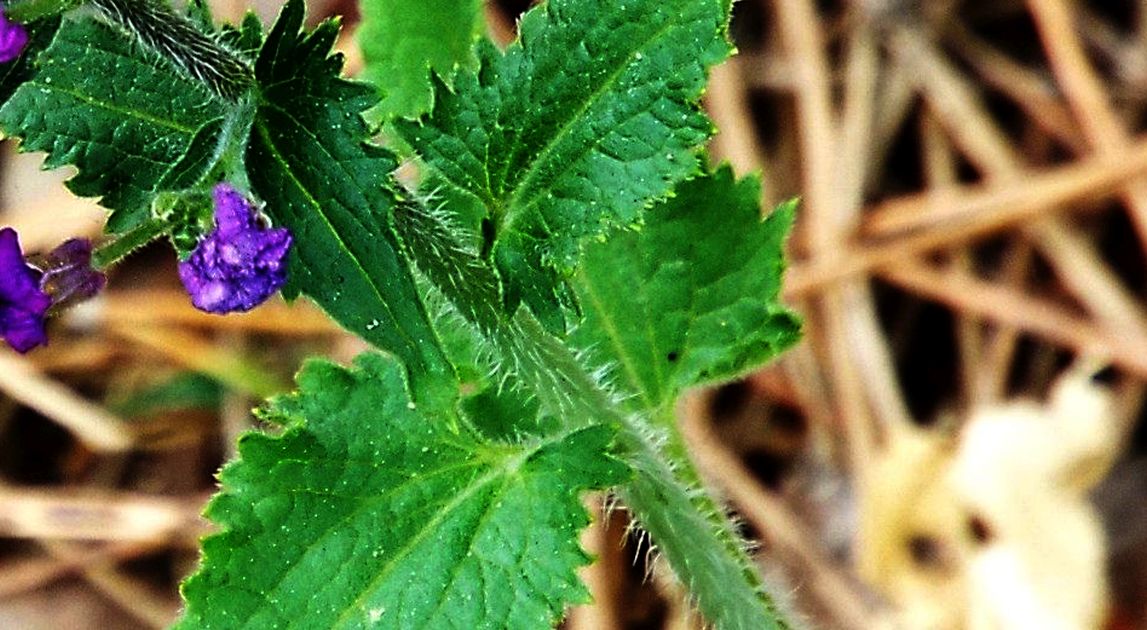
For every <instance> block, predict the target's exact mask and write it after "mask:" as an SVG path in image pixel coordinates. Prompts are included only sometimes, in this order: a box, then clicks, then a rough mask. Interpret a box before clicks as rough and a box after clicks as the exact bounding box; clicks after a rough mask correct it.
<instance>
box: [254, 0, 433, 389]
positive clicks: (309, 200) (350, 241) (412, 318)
mask: <svg viewBox="0 0 1147 630" xmlns="http://www.w3.org/2000/svg"><path fill="white" fill-rule="evenodd" d="M303 10H304V9H303V3H302V2H301V0H298V1H295V0H292V1H291V2H288V3H287V5H286V7H285V8H284V9H283V14H282V15H281V16H280V18H279V21H278V23H277V24H276V25H275V27H274V29H273V30H272V32H271V33H270V35H268V37H267V41H266V43H265V44H264V46H263V49H262V52H261V53H260V55H259V59H258V62H257V63H256V66H255V74H256V79H257V81H258V82H259V85H260V88H261V102H260V103H259V106H258V110H257V113H256V115H255V122H254V125H253V128H252V132H251V139H250V143H249V144H248V147H247V170H248V173H249V177H250V180H251V185H252V186H253V187H254V189H255V191H256V192H257V193H258V195H259V196H260V197H261V198H262V199H264V200H265V201H266V202H267V206H266V211H267V213H268V214H269V215H271V217H272V218H273V219H274V220H275V222H276V223H277V224H279V225H284V226H286V227H288V228H290V230H291V233H292V234H293V235H294V237H295V247H294V251H293V254H292V257H291V262H290V264H291V268H290V276H289V277H290V280H289V282H288V285H287V287H286V288H285V289H284V294H285V295H287V296H288V297H291V296H293V295H297V294H298V293H305V294H307V295H309V296H310V297H311V298H313V299H314V300H315V301H316V302H317V303H318V304H319V305H320V306H322V307H323V309H325V310H326V311H327V313H329V314H330V315H331V316H332V317H334V318H335V319H336V320H338V322H339V323H340V324H342V325H343V326H345V327H346V328H347V329H348V330H350V331H352V332H354V333H356V334H358V335H360V336H361V337H363V338H364V339H366V340H367V341H369V342H371V343H373V344H375V345H376V346H378V347H379V348H382V349H385V350H387V351H389V352H393V353H394V354H395V355H396V356H398V357H399V358H400V359H402V361H403V362H404V363H405V364H406V366H407V368H408V369H409V370H410V373H411V375H412V385H413V386H414V387H415V389H416V390H417V391H418V392H419V394H422V393H425V392H422V388H423V386H424V385H425V386H428V387H429V386H432V385H433V384H435V383H440V382H443V381H445V380H447V379H444V378H441V377H442V376H443V375H445V374H448V373H449V371H450V366H449V364H448V362H447V360H446V358H445V356H444V355H443V354H442V351H441V349H440V348H439V344H438V341H437V339H436V337H435V334H434V331H433V330H432V328H431V326H430V323H429V320H428V318H427V315H426V312H425V310H424V308H423V306H422V302H421V300H420V299H419V297H418V292H417V291H416V288H415V285H414V281H413V278H412V277H411V273H410V269H409V268H408V266H407V264H406V262H405V259H403V258H402V256H401V255H400V253H399V251H398V244H397V239H396V237H395V236H394V233H393V231H392V230H391V227H390V226H391V221H392V218H393V209H394V205H395V203H396V197H395V194H394V193H393V192H392V189H391V187H390V186H391V183H390V172H391V171H392V170H394V167H395V162H394V159H393V158H392V157H391V155H390V154H389V153H388V152H386V151H384V150H382V149H380V148H378V147H375V146H372V145H369V144H367V142H366V139H367V137H368V135H369V131H368V129H367V126H366V123H365V122H363V119H362V115H361V113H362V111H364V110H365V109H367V108H369V107H371V106H372V105H374V103H376V102H377V96H376V94H375V90H373V89H372V88H371V87H370V86H368V85H366V84H362V83H354V82H351V81H347V80H345V79H341V78H339V71H340V70H341V69H342V56H341V55H331V53H330V49H331V45H332V44H333V43H334V40H335V38H336V36H337V35H338V25H337V24H336V23H334V22H324V23H323V24H321V25H319V27H318V28H316V29H315V31H314V32H312V33H310V34H305V33H302V32H301V30H300V29H301V27H302V22H303ZM432 374H437V375H438V377H437V378H431V376H430V375H432ZM433 395H435V396H438V395H439V393H435V394H433ZM440 395H441V396H443V397H450V394H449V393H448V392H442V393H440ZM423 402H424V401H423Z"/></svg>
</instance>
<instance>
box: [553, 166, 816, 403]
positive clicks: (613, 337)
mask: <svg viewBox="0 0 1147 630" xmlns="http://www.w3.org/2000/svg"><path fill="white" fill-rule="evenodd" d="M676 192H677V194H676V196H674V197H672V198H670V199H667V200H665V201H663V202H661V203H659V204H657V205H656V206H654V207H653V208H651V209H650V210H649V212H648V213H647V221H646V225H645V226H644V227H643V228H642V229H641V230H639V231H633V232H621V233H618V234H614V235H613V236H612V237H611V238H610V239H609V240H607V241H605V242H600V243H589V244H587V245H586V247H585V251H584V253H583V256H582V260H581V265H580V266H579V270H578V274H577V276H576V278H575V279H574V283H573V284H574V287H575V291H576V293H577V296H578V300H579V303H580V304H581V305H582V308H583V309H584V313H585V319H584V321H583V322H582V324H581V326H580V327H579V328H578V330H577V331H576V332H575V333H574V334H573V336H572V341H573V343H574V344H575V345H576V346H579V347H582V348H587V349H590V350H591V351H592V354H593V355H594V356H595V357H596V358H597V359H598V360H600V361H602V362H604V363H606V364H609V365H612V366H615V367H616V369H615V376H617V377H618V380H619V382H618V383H617V385H618V386H619V387H621V388H622V389H624V390H625V391H626V392H627V393H630V394H635V395H636V397H637V398H636V399H635V401H634V404H636V405H637V406H638V407H640V408H642V409H647V410H656V409H658V408H661V407H663V406H665V405H667V404H672V402H673V401H674V400H675V399H676V397H677V395H678V394H679V393H680V392H681V391H682V390H683V389H685V388H686V387H689V386H692V385H698V384H702V383H707V382H713V381H719V380H728V379H731V378H734V377H736V376H739V375H741V374H743V373H745V372H746V371H748V370H750V369H752V368H754V367H757V366H759V365H760V364H762V363H764V362H765V361H767V360H768V359H770V358H772V357H773V356H775V355H777V354H778V353H780V352H781V351H783V350H785V349H787V348H788V347H789V346H791V345H792V344H793V343H795V342H796V341H797V339H798V338H799V337H800V322H799V320H798V319H797V317H796V316H795V315H793V314H792V313H791V312H790V311H788V310H787V309H786V308H784V307H783V306H782V305H781V304H780V303H779V301H778V295H779V293H780V289H781V274H782V272H783V271H784V267H785V261H784V241H785V237H786V236H787V234H788V231H789V228H790V227H791V226H792V221H793V214H794V210H795V201H794V202H790V203H787V204H784V205H782V206H780V207H779V208H777V209H776V210H775V211H773V213H772V214H770V215H769V216H768V217H767V218H765V219H764V220H761V217H760V206H759V199H760V189H759V185H758V183H757V182H756V181H755V180H753V179H744V180H741V181H740V182H736V181H735V178H734V176H733V172H732V170H731V169H730V168H728V167H727V166H726V167H723V168H721V169H719V170H718V171H717V172H716V173H714V174H711V175H706V176H703V177H699V178H697V179H694V180H692V181H688V182H685V183H683V184H681V185H680V186H678V188H677V191H676Z"/></svg>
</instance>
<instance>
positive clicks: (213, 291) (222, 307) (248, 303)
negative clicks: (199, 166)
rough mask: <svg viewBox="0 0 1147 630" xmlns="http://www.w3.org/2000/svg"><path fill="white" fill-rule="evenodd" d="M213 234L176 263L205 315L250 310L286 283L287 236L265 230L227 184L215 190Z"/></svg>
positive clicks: (254, 212)
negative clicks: (185, 258) (184, 258)
mask: <svg viewBox="0 0 1147 630" xmlns="http://www.w3.org/2000/svg"><path fill="white" fill-rule="evenodd" d="M214 201H215V229H214V230H212V231H211V232H209V233H208V234H207V235H206V236H205V237H204V238H203V239H202V240H201V241H200V242H199V244H198V245H197V246H196V247H195V250H194V251H192V252H191V255H190V256H188V257H187V260H184V261H181V262H180V263H179V277H180V279H181V280H183V286H184V287H185V288H186V289H187V292H188V293H189V294H190V295H191V303H192V304H194V305H195V307H196V308H198V309H200V310H203V311H207V312H208V313H233V312H240V311H249V310H251V309H252V308H254V307H256V306H258V305H259V304H262V303H263V302H264V301H266V299H267V298H269V297H270V296H271V295H272V294H274V293H275V291H278V290H279V288H280V287H282V286H283V284H284V283H285V282H286V281H287V253H288V252H289V250H290V248H291V233H290V232H289V231H287V229H286V228H268V227H266V226H265V225H263V223H262V222H261V220H260V217H259V215H258V213H257V210H256V208H255V206H254V205H253V204H252V203H251V202H250V201H248V200H247V198H246V197H244V196H243V195H242V194H241V193H240V192H238V191H237V190H235V189H234V188H233V187H231V185H229V184H219V185H217V186H216V187H215V190H214Z"/></svg>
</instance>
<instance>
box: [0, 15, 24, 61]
mask: <svg viewBox="0 0 1147 630" xmlns="http://www.w3.org/2000/svg"><path fill="white" fill-rule="evenodd" d="M27 45H28V31H26V30H24V25H23V24H20V23H19V22H13V21H12V20H9V19H8V16H6V15H4V10H3V9H0V63H8V62H9V61H12V60H13V59H15V58H17V57H19V56H20V53H22V52H24V47H25V46H27Z"/></svg>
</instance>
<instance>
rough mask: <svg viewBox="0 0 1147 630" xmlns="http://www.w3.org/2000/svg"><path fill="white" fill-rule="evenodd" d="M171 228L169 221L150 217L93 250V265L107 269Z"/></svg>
mask: <svg viewBox="0 0 1147 630" xmlns="http://www.w3.org/2000/svg"><path fill="white" fill-rule="evenodd" d="M170 229H171V224H170V223H169V222H167V221H164V220H162V219H148V220H147V221H145V222H143V223H141V224H139V225H137V226H136V227H134V228H132V229H131V230H130V231H128V232H125V233H123V234H121V235H120V236H119V237H118V238H116V239H115V240H114V241H110V242H108V243H107V244H105V245H101V246H100V247H99V248H97V249H96V251H94V252H92V266H93V267H95V268H96V269H107V268H108V267H111V266H112V265H114V264H116V263H117V262H119V261H121V260H123V259H124V258H125V257H126V256H127V255H128V254H130V253H132V252H134V251H135V250H137V249H139V248H141V247H143V246H144V245H147V244H148V243H150V242H152V241H154V240H155V239H157V238H159V237H160V236H163V235H164V234H167V232H168V230H170Z"/></svg>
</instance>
